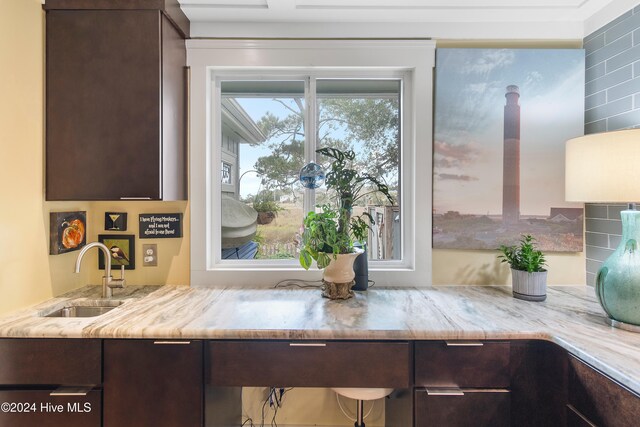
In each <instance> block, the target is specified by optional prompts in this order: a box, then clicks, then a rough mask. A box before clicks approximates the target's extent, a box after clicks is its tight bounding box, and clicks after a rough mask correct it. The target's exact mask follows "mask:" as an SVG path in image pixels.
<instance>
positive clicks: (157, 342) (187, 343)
mask: <svg viewBox="0 0 640 427" xmlns="http://www.w3.org/2000/svg"><path fill="white" fill-rule="evenodd" d="M153 343H154V344H155V345H189V344H191V341H154V342H153Z"/></svg>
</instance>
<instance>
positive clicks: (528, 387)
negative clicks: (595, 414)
mask: <svg viewBox="0 0 640 427" xmlns="http://www.w3.org/2000/svg"><path fill="white" fill-rule="evenodd" d="M510 365H511V367H510V368H511V391H512V395H511V415H512V425H514V426H519V427H520V426H521V427H528V426H531V427H537V426H562V425H564V424H565V404H566V401H567V397H566V395H567V393H566V386H567V381H566V376H567V353H566V351H565V350H564V349H562V348H561V347H559V346H557V345H556V344H553V343H550V342H547V341H528V340H527V341H512V342H511V361H510Z"/></svg>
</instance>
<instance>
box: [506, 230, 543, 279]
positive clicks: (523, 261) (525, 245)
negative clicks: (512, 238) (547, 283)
mask: <svg viewBox="0 0 640 427" xmlns="http://www.w3.org/2000/svg"><path fill="white" fill-rule="evenodd" d="M535 242H536V239H534V238H533V236H531V235H530V234H523V235H522V239H520V243H519V244H517V245H513V246H505V245H501V246H500V248H499V249H498V250H499V251H500V252H501V253H502V254H501V255H498V258H499V259H500V260H501V262H506V263H509V265H510V266H511V268H513V269H514V270H520V271H527V272H529V273H535V272H541V271H546V270H545V269H544V267H545V266H546V260H545V258H544V254H543V253H542V251H540V250H538V249H536V248H535Z"/></svg>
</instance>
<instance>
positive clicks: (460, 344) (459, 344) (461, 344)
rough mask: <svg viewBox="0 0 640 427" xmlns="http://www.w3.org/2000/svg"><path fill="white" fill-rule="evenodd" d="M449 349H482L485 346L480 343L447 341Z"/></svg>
mask: <svg viewBox="0 0 640 427" xmlns="http://www.w3.org/2000/svg"><path fill="white" fill-rule="evenodd" d="M445 342H446V343H447V347H482V346H483V345H484V344H483V343H481V342H480V341H445Z"/></svg>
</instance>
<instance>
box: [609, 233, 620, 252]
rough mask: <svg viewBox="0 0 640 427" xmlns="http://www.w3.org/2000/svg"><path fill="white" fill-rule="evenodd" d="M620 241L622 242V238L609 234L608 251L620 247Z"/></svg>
mask: <svg viewBox="0 0 640 427" xmlns="http://www.w3.org/2000/svg"><path fill="white" fill-rule="evenodd" d="M621 241H622V236H617V235H615V234H609V249H615V248H617V247H618V246H620V242H621Z"/></svg>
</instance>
